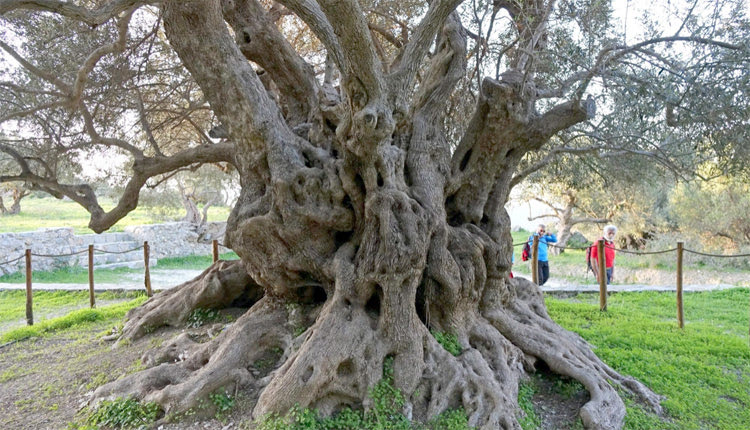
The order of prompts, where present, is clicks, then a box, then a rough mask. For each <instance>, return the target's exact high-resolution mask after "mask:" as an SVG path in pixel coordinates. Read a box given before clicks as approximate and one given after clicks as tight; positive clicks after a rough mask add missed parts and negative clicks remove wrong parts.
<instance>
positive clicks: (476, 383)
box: [414, 320, 525, 430]
mask: <svg viewBox="0 0 750 430" xmlns="http://www.w3.org/2000/svg"><path fill="white" fill-rule="evenodd" d="M470 331H471V333H470V345H468V346H467V348H466V349H465V350H464V351H463V352H462V353H461V354H460V355H459V356H458V357H453V356H452V355H450V354H449V353H448V352H447V351H446V350H445V349H443V347H442V346H440V345H439V344H438V343H437V341H435V339H434V338H432V336H428V337H427V338H425V364H426V367H425V373H424V375H423V378H422V384H421V385H420V386H419V387H418V389H417V391H416V393H417V394H416V395H415V397H414V411H415V415H416V416H418V417H420V419H422V420H425V419H427V418H428V417H433V416H435V415H437V414H439V413H440V412H442V411H445V410H448V409H456V408H462V409H463V410H465V411H466V413H467V415H468V418H469V425H470V426H472V427H474V428H478V429H484V430H490V429H519V428H520V426H519V424H518V421H517V420H516V416H515V413H516V411H517V409H518V403H517V397H518V381H519V380H520V378H521V377H522V376H523V375H524V373H525V371H524V365H523V364H524V361H525V358H524V355H523V353H522V352H521V351H520V350H519V349H518V348H516V347H515V346H513V345H512V344H511V343H510V342H508V341H507V340H506V339H505V338H503V337H502V336H501V335H500V333H498V331H497V330H496V329H495V328H494V327H492V326H490V325H489V324H487V323H486V322H484V321H481V320H479V321H476V323H475V324H474V327H473V328H472V329H471V330H470Z"/></svg>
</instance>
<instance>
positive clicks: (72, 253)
mask: <svg viewBox="0 0 750 430" xmlns="http://www.w3.org/2000/svg"><path fill="white" fill-rule="evenodd" d="M86 252H89V251H88V250H87V249H84V250H83V251H78V252H71V253H69V254H35V253H33V252H32V253H31V255H33V256H34V257H50V258H54V257H70V256H71V255H78V254H84V253H86Z"/></svg>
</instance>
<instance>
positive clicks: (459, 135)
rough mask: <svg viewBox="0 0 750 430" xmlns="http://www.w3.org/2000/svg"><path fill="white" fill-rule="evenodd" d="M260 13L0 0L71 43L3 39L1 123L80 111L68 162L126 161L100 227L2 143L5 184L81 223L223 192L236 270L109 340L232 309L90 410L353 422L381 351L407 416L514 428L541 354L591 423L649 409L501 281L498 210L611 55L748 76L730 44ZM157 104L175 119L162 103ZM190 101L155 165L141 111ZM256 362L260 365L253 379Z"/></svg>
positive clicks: (19, 20) (454, 22)
mask: <svg viewBox="0 0 750 430" xmlns="http://www.w3.org/2000/svg"><path fill="white" fill-rule="evenodd" d="M266 3H267V2H261V1H259V0H187V1H185V0H179V1H177V0H174V1H168V0H164V1H159V0H151V1H148V0H142V1H139V0H112V1H109V2H106V1H103V2H93V3H89V2H82V4H83V5H80V6H79V5H77V4H74V3H71V2H61V1H55V0H44V1H25V0H4V1H1V2H0V13H2V14H3V16H4V19H5V20H7V22H9V23H10V24H12V26H11V28H12V29H20V28H27V29H28V31H38V29H39V28H43V25H42V24H44V23H47V24H46V25H50V26H53V25H56V26H63V27H64V28H63V29H61V30H60V31H64V32H65V33H64V34H66V35H69V36H66V37H74V38H75V40H76V41H80V43H76V51H75V52H71V54H70V55H69V56H67V57H66V58H62V59H59V58H58V59H57V60H56V59H55V58H56V57H55V52H54V51H55V50H54V49H52V50H51V52H47V53H46V55H41V54H40V52H43V51H39V49H43V48H46V49H48V50H49V49H50V47H51V46H52V47H54V46H56V45H55V43H57V42H59V41H58V40H57V39H55V37H54V36H53V35H47V37H48V39H46V42H45V43H42V42H39V41H37V42H34V41H27V42H25V43H24V44H21V45H23V46H21V45H18V44H16V45H14V44H13V43H11V42H9V41H6V42H3V43H2V45H0V47H2V49H3V50H4V51H5V53H6V54H8V55H9V56H10V57H12V58H13V59H14V61H15V62H16V63H17V64H18V69H16V70H13V71H11V72H8V73H11V74H17V75H19V76H22V77H23V81H24V82H23V83H22V84H16V83H13V82H4V83H3V87H2V89H3V91H4V94H5V96H4V97H3V98H2V100H4V102H5V103H6V105H8V106H11V108H10V109H9V110H7V111H6V112H5V113H3V114H2V115H3V116H2V117H0V120H2V121H3V122H9V121H10V122H14V123H23V121H24V120H25V119H26V118H29V117H34V116H37V115H41V114H43V113H44V112H48V111H54V112H57V115H59V116H66V117H70V118H75V120H74V121H73V124H72V125H71V128H72V129H73V131H75V132H76V133H78V134H76V136H77V137H76V139H75V141H74V142H69V146H67V147H66V148H68V149H71V148H74V149H76V148H84V149H85V148H92V147H103V148H114V150H116V151H119V153H124V154H129V156H130V157H131V159H132V167H131V171H129V172H128V174H129V175H131V177H130V179H129V182H128V185H127V187H126V188H125V190H124V192H123V196H122V198H121V199H120V202H119V204H118V205H117V206H116V207H115V208H114V209H112V210H111V211H109V212H106V211H104V210H103V209H102V208H101V206H100V205H99V204H98V203H97V200H96V195H95V193H94V191H93V189H92V187H90V186H88V185H86V184H80V183H78V184H66V183H62V182H61V181H58V180H57V179H56V178H55V177H54V176H53V175H51V174H48V172H46V171H44V169H41V168H40V167H39V166H38V163H35V161H34V158H33V157H32V156H30V155H26V154H25V153H24V152H22V151H19V150H17V149H16V148H15V147H14V145H12V144H8V143H3V144H2V146H0V151H2V152H3V153H5V154H6V156H7V157H9V159H12V160H14V161H15V162H16V164H17V167H16V170H15V171H13V172H10V173H8V174H5V176H2V177H0V180H2V181H9V180H16V181H18V180H20V181H25V182H27V183H29V184H31V185H32V186H34V187H36V188H37V189H42V190H47V191H49V192H51V193H54V194H56V195H60V196H67V197H69V198H71V199H73V200H75V201H77V202H79V203H80V204H81V205H83V206H84V207H85V208H87V209H88V210H89V212H90V213H91V222H90V227H91V228H92V229H93V230H95V231H98V232H100V231H103V230H105V229H107V228H109V227H110V226H112V225H113V224H114V223H115V222H116V221H117V220H118V219H120V218H122V217H123V216H124V215H125V214H127V212H128V211H130V210H132V209H133V208H134V207H136V205H137V202H138V192H139V190H140V189H141V188H142V187H143V186H144V184H146V183H147V181H149V180H150V179H151V178H159V177H162V176H163V175H167V174H169V173H170V172H173V171H175V170H180V169H184V168H186V167H189V166H194V165H198V164H201V163H228V164H231V165H233V166H234V168H236V169H237V171H238V172H239V176H240V180H241V185H242V191H241V195H240V197H239V200H238V201H237V203H236V205H235V207H234V209H233V211H232V213H231V215H230V216H229V219H228V226H227V233H226V237H225V240H224V242H225V243H226V244H227V245H228V246H229V247H230V248H232V249H233V250H234V251H236V252H237V254H238V255H239V256H240V258H241V260H239V261H238V262H218V263H217V264H215V265H213V266H212V267H211V268H209V269H208V270H206V271H205V272H204V273H203V274H202V275H201V276H200V277H198V278H197V279H195V280H193V281H191V282H188V283H185V284H183V285H180V286H178V287H176V288H174V289H170V290H168V291H165V292H162V293H160V294H158V295H156V296H154V297H153V298H151V299H150V300H149V301H148V302H146V303H145V304H144V305H143V306H141V307H140V308H137V309H135V310H133V311H132V312H131V313H130V314H129V315H128V320H127V322H126V324H125V326H124V329H123V332H122V334H121V336H122V338H125V339H136V338H139V337H142V336H144V335H147V334H148V333H149V332H151V331H153V330H154V329H156V328H158V327H161V326H165V325H171V326H180V325H181V324H184V323H185V321H186V320H187V318H188V317H189V315H190V314H191V312H193V311H194V310H195V309H197V308H217V309H218V308H222V307H227V306H236V305H237V304H239V303H242V304H244V305H245V306H248V307H249V308H248V309H247V311H246V312H245V313H244V314H243V315H242V316H241V317H240V318H239V319H237V321H236V322H234V323H233V324H232V325H231V326H230V327H229V328H228V329H226V330H224V331H223V332H221V333H220V334H218V335H215V336H214V337H209V338H201V339H200V340H196V339H194V338H191V337H190V336H189V335H188V334H183V335H181V336H179V337H177V338H176V339H174V340H173V341H171V342H169V343H167V344H165V345H164V346H163V347H161V348H158V349H156V350H154V351H152V352H151V353H149V354H147V355H146V356H145V358H144V360H145V363H146V365H147V367H148V368H147V369H146V370H143V371H141V372H138V373H136V374H133V375H131V376H128V377H126V378H124V379H122V380H119V381H115V382H112V383H110V384H107V385H105V386H103V387H101V388H99V389H98V390H97V392H96V396H97V397H99V398H101V397H104V396H110V395H134V396H136V397H138V398H139V399H144V400H148V401H155V402H157V403H158V404H160V405H161V406H162V407H163V408H164V409H165V410H166V411H169V412H180V411H185V410H187V409H189V408H191V407H192V406H194V405H196V404H197V403H198V402H199V401H201V400H202V399H205V398H206V397H207V396H208V395H209V394H210V393H213V392H215V391H216V390H218V389H222V388H229V389H232V390H246V391H247V392H249V393H256V394H257V403H256V404H255V406H254V410H253V415H254V416H256V417H257V416H262V415H263V414H265V413H269V412H282V413H283V412H284V411H286V410H288V409H289V408H290V407H292V406H293V405H295V404H299V405H301V406H302V407H311V408H317V409H318V410H319V411H321V412H322V413H323V414H332V413H335V412H336V411H339V410H340V409H341V408H342V407H346V406H350V407H354V408H362V407H364V408H368V407H369V406H370V403H369V402H370V400H369V399H368V389H369V388H370V387H372V386H373V385H374V384H376V383H377V382H378V381H379V380H380V379H381V377H382V369H383V363H384V362H385V361H386V360H388V361H390V360H392V363H393V375H394V381H395V385H396V387H397V388H398V389H399V390H401V392H402V393H403V395H404V396H405V398H406V399H407V402H406V406H405V410H404V412H405V413H406V414H407V415H408V416H409V417H411V418H413V419H415V420H425V419H426V418H428V417H432V416H435V415H436V414H438V413H440V412H441V411H444V410H446V409H449V408H463V409H464V410H465V412H466V413H467V415H468V417H469V423H470V425H472V426H476V427H479V428H483V429H496V428H506V429H511V428H519V424H518V422H517V418H516V417H517V409H518V405H517V392H518V383H519V380H520V379H521V378H522V377H523V376H524V375H525V374H526V373H527V372H530V371H532V370H533V369H534V366H535V363H539V362H543V363H545V365H546V366H548V367H549V368H550V369H551V370H552V371H554V372H556V373H558V374H560V375H567V376H569V377H571V378H574V379H576V380H578V381H580V382H581V383H582V384H583V386H584V387H585V388H586V389H587V390H588V392H589V394H590V399H589V400H588V402H587V403H586V404H585V405H584V406H583V407H582V409H581V411H580V416H581V418H582V420H583V423H584V425H585V426H586V427H587V428H619V427H620V426H621V425H622V423H623V417H624V415H625V407H624V403H623V401H622V400H621V398H620V394H619V393H629V394H630V395H633V396H634V397H635V398H636V399H637V400H639V401H641V402H643V403H644V404H645V405H647V406H648V407H650V408H652V409H653V410H654V411H656V412H659V411H660V406H659V397H658V396H657V395H656V394H655V393H653V392H652V391H650V390H649V389H648V388H646V387H645V386H644V385H642V384H641V383H640V382H638V381H636V380H634V379H632V378H629V377H627V376H623V375H620V374H619V373H617V372H616V371H615V370H613V369H612V368H610V367H609V366H607V365H606V364H605V363H603V362H602V361H601V360H600V359H599V358H597V356H596V355H595V354H594V353H593V352H592V351H591V347H590V346H589V345H588V344H587V343H586V342H585V341H583V340H582V339H581V338H580V337H579V336H577V335H575V334H573V333H571V332H568V331H565V330H563V329H562V328H561V327H559V326H558V325H557V324H555V323H554V322H553V321H552V320H551V319H550V318H549V316H548V315H547V312H546V310H545V306H544V302H543V300H542V295H541V292H540V290H539V289H538V288H537V287H536V286H535V285H532V284H531V283H529V282H527V281H524V280H519V279H515V280H511V279H508V269H509V267H510V256H511V245H512V244H511V236H510V225H509V218H508V215H507V214H506V212H505V209H504V204H505V203H506V201H507V199H508V194H509V192H510V189H511V186H512V184H513V183H514V174H516V172H517V170H518V169H517V168H518V167H519V163H521V162H522V159H524V156H525V155H526V154H529V153H533V152H535V151H538V150H540V149H541V148H542V147H543V146H544V145H546V144H548V142H549V141H550V139H551V138H552V137H553V136H555V135H557V134H558V133H559V132H561V131H564V130H566V129H569V128H570V127H572V126H574V125H576V124H581V123H585V122H586V121H587V120H588V119H592V118H594V117H595V115H596V110H595V108H594V103H595V102H594V99H595V97H596V93H595V92H588V91H589V87H594V86H591V85H590V83H591V82H596V80H597V79H599V78H600V77H602V76H606V77H607V78H608V79H613V80H614V79H621V78H622V76H625V75H626V74H627V73H626V72H627V69H628V67H629V65H630V64H635V63H640V62H646V63H648V62H651V63H653V64H655V63H658V62H660V61H665V62H670V61H671V62H674V63H675V64H676V63H677V62H678V60H677V59H670V58H669V55H667V54H664V53H660V52H658V51H657V50H656V49H657V47H658V46H661V44H664V43H667V42H669V43H681V44H682V45H684V46H686V45H685V43H684V42H688V41H693V42H696V43H697V45H698V46H700V47H702V49H705V50H706V51H705V52H706V55H707V56H708V55H709V54H708V52H709V49H710V52H711V55H716V56H719V55H727V56H730V55H732V56H734V57H733V58H744V59H745V60H744V61H747V60H746V58H747V51H743V49H744V48H743V46H745V45H742V44H738V43H735V41H734V39H733V37H734V34H733V33H732V32H731V31H730V30H727V29H723V28H722V29H719V28H717V27H710V26H708V27H706V26H702V25H698V24H696V17H694V16H692V11H688V12H686V18H685V24H684V25H683V27H682V28H681V29H680V30H678V31H677V33H676V34H675V35H673V36H670V37H661V36H659V35H653V38H652V39H649V40H645V41H643V42H641V43H639V44H635V45H625V44H621V43H620V42H618V39H617V38H616V35H613V34H612V33H610V32H608V31H607V29H608V25H607V24H606V23H607V22H608V19H609V16H610V11H609V9H608V6H607V5H606V4H605V2H593V3H592V4H589V3H588V2H575V1H573V2H570V1H563V2H555V1H546V0H535V1H528V2H520V1H519V2H516V1H495V2H491V3H484V2H474V3H473V4H472V7H471V8H469V7H464V6H463V5H461V3H462V2H461V1H457V0H433V1H429V2H423V3H422V2H409V3H405V4H404V6H403V7H404V10H406V11H407V13H401V12H399V6H398V3H389V2H366V1H363V2H358V1H355V0H336V1H334V0H320V1H312V0H280V1H277V2H275V3H273V4H266ZM383 5H386V6H388V5H390V8H385V9H382V8H381V7H382V6H383ZM87 7H90V8H87ZM730 12H731V11H730ZM735 12H736V11H735ZM727 13H729V12H727ZM739 18H740V17H738V16H734V15H733V19H739ZM29 22H33V23H34V26H33V28H31V29H29V28H28V25H27V24H28V23H29ZM49 22H51V23H52V24H50V23H49ZM594 24H596V25H594ZM290 29H293V30H294V32H290ZM720 30H721V31H720ZM17 34H18V35H19V37H23V35H24V34H26V33H25V32H24V31H20V30H19V31H17ZM299 35H303V36H299ZM297 36H299V37H297ZM40 37H41V36H40ZM85 48H90V49H89V50H85ZM157 48H158V50H160V52H159V54H158V55H155V54H153V53H152V51H153V50H155V49H157ZM35 49H36V50H35ZM81 49H84V51H85V53H84V51H81ZM172 50H173V51H172ZM726 52H731V54H726ZM738 52H740V53H741V54H742V55H744V57H741V56H740V54H737V53H738ZM175 54H176V57H175ZM177 57H178V58H177ZM30 58H36V59H37V60H32V59H30ZM717 58H718V57H717ZM42 64H47V65H48V66H47V67H44V66H43V65H42ZM71 64H72V65H73V66H75V67H73V68H72V69H68V68H66V67H67V66H70V65H71ZM717 64H718V63H717ZM623 65H624V66H623ZM56 66H59V68H58V69H55V68H54V67H56ZM63 66H65V67H63ZM53 70H55V71H53ZM65 71H67V72H65ZM672 72H674V73H672ZM488 74H489V75H490V76H494V78H491V77H484V76H487V75H488ZM666 75H669V76H675V75H679V70H671V71H669V72H668V73H666V74H665V76H666ZM110 80H111V81H110ZM620 81H621V80H620ZM620 81H618V82H620ZM154 89H156V90H154ZM594 89H595V88H594ZM149 90H150V91H149ZM165 91H166V92H165ZM592 91H593V90H592ZM457 93H460V94H461V95H462V96H461V97H459V98H456V94H457ZM13 94H17V95H18V98H14V97H13ZM113 94H115V95H116V96H113ZM162 94H163V96H164V98H163V99H164V100H166V99H167V98H170V97H171V98H173V99H174V103H173V104H172V105H170V106H172V107H173V108H171V107H167V108H160V106H161V105H160V102H161V101H162V99H161V98H159V97H158V96H159V95H162ZM21 96H23V97H21ZM17 100H24V101H26V100H32V101H31V102H28V103H26V102H23V103H21V102H18V101H17ZM468 105H470V106H471V110H472V111H473V112H472V113H471V114H470V115H463V112H467V111H468V108H467V107H466V106H468ZM673 105H674V107H673V110H674V111H675V112H678V113H680V112H682V111H681V109H680V106H681V105H680V101H679V100H675V101H674V102H673ZM605 106H606V101H605ZM118 108H121V110H120V111H118V110H117V109H118ZM170 109H172V110H170ZM178 110H179V111H180V113H179V115H176V114H174V112H176V111H178ZM209 110H210V114H204V115H199V116H198V120H196V121H193V123H194V124H195V125H196V127H195V132H196V134H195V138H194V140H192V141H190V142H188V144H186V145H183V146H178V147H176V148H171V149H170V150H163V149H162V148H163V145H166V144H167V143H168V142H169V139H168V138H167V137H165V135H168V133H166V132H165V133H164V134H162V135H157V133H154V132H153V126H154V125H155V124H157V123H158V121H157V119H158V118H159V117H160V116H161V117H170V118H174V117H178V118H180V120H186V119H191V118H195V115H196V112H198V113H200V112H204V113H205V112H208V111H209ZM170 115H174V116H170ZM214 116H215V117H214ZM131 120H132V121H131ZM211 121H215V122H213V123H210V122H211ZM158 124H161V123H158ZM210 126H214V127H213V128H212V129H211V133H210V135H207V132H206V131H205V130H208V129H209V128H211V127H210ZM134 129H137V130H138V131H137V132H135V131H133V130H134ZM162 129H163V130H168V128H162ZM73 131H71V134H73ZM71 140H74V139H71ZM188 140H189V139H188ZM520 173H523V172H520ZM517 178H518V177H517ZM300 328H301V329H303V330H300ZM431 330H432V331H440V332H450V333H452V334H455V335H456V336H457V339H458V341H459V343H460V345H461V347H462V352H461V353H460V354H459V355H458V356H453V355H451V354H450V353H448V352H447V351H446V350H445V349H444V348H443V347H442V346H441V345H440V344H439V343H438V342H437V341H436V340H435V338H434V337H433V336H432V334H431ZM261 359H264V360H268V359H272V360H274V361H275V365H274V366H273V369H272V370H270V371H262V372H261V371H259V369H257V368H254V363H256V362H257V361H258V360H261Z"/></svg>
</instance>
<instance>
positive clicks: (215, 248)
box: [0, 236, 750, 328]
mask: <svg viewBox="0 0 750 430" xmlns="http://www.w3.org/2000/svg"><path fill="white" fill-rule="evenodd" d="M538 239H539V237H538V236H534V237H533V239H532V240H531V241H530V242H531V253H530V254H531V255H530V260H531V277H532V281H533V282H534V283H537V284H538V257H539V254H538V251H539V249H538V248H539V240H538ZM527 243H529V242H528V241H524V242H519V243H514V244H513V247H516V246H523V245H526V244H527ZM547 245H548V246H549V247H553V248H557V249H561V250H566V249H567V250H578V251H582V250H586V249H588V248H590V247H593V246H597V251H598V255H604V246H605V245H604V240H603V239H599V240H598V241H597V242H596V243H595V244H592V245H589V246H584V247H580V246H560V245H555V244H552V243H550V244H547ZM220 246H221V247H224V248H228V247H227V246H226V245H224V244H223V243H220V242H219V241H218V240H213V241H212V242H211V255H212V260H213V262H214V263H215V262H217V261H218V260H219V247H220ZM611 248H612V249H614V250H615V251H616V252H622V253H625V254H632V255H656V254H666V253H670V252H677V274H676V287H677V288H676V290H677V317H678V323H679V326H680V328H683V327H684V324H685V323H684V312H683V306H682V281H683V274H682V267H683V255H684V253H685V252H688V253H692V254H697V255H701V256H705V257H715V258H742V257H750V254H729V255H727V254H710V253H705V252H700V251H695V250H692V249H687V248H684V244H683V242H678V243H677V247H676V248H670V249H665V250H660V251H631V250H627V249H621V248H614V247H611ZM139 249H143V262H144V287H145V290H146V294H147V295H148V296H149V297H151V296H152V295H153V291H152V289H151V276H150V268H149V259H150V249H149V244H148V242H147V241H146V242H143V245H140V246H137V247H135V248H132V249H128V250H124V251H107V250H104V249H99V248H94V245H89V246H88V249H84V250H81V251H77V252H70V253H65V254H40V253H33V252H31V249H27V250H26V251H25V253H24V254H23V255H21V256H20V257H18V258H15V259H12V260H8V261H4V262H0V266H2V265H10V264H13V263H16V262H18V261H20V260H22V259H24V258H25V259H26V320H27V323H28V324H29V325H32V324H33V323H34V318H33V312H32V303H33V294H32V264H31V258H32V257H41V258H57V257H70V256H75V255H80V254H85V253H88V272H89V298H90V300H89V301H90V305H91V307H92V308H93V307H95V305H96V301H95V297H94V254H95V253H101V254H126V253H128V252H133V251H137V250H139ZM598 263H599V266H600V267H599V270H598V273H599V274H600V275H603V274H604V273H605V270H606V268H605V267H604V259H601V258H600V259H599V261H598ZM597 278H598V279H597V280H598V283H599V305H600V310H601V311H606V310H607V283H606V276H597Z"/></svg>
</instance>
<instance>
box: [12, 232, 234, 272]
mask: <svg viewBox="0 0 750 430" xmlns="http://www.w3.org/2000/svg"><path fill="white" fill-rule="evenodd" d="M225 229H226V223H223V222H221V223H219V222H214V223H208V224H207V225H204V226H202V227H198V226H196V225H194V224H190V223H185V222H173V223H166V224H152V225H142V226H131V227H126V228H125V231H124V232H122V233H102V234H83V235H76V234H74V233H73V229H72V228H69V227H60V228H46V229H39V230H36V231H29V232H23V233H0V274H8V273H14V272H18V271H23V270H24V267H25V260H24V259H23V258H21V259H20V260H17V261H15V262H12V263H6V262H9V261H11V260H16V259H17V258H19V257H22V256H23V255H24V252H25V250H26V249H31V252H32V253H33V254H37V255H35V256H33V257H32V267H33V269H34V270H40V271H44V270H52V269H56V268H61V267H67V266H85V265H87V264H88V256H87V253H86V252H84V251H86V250H87V249H88V245H89V244H93V245H94V248H95V249H97V250H103V251H106V252H95V255H94V265H95V266H96V267H117V266H118V265H128V266H130V264H128V263H131V262H132V263H140V264H141V266H142V265H143V250H142V249H140V248H139V247H140V246H142V245H143V242H144V241H148V243H149V248H150V250H151V257H152V259H151V260H150V263H149V264H156V259H158V258H164V257H184V256H188V255H211V241H212V240H214V239H217V240H218V241H219V242H220V243H221V242H222V241H223V238H224V230H225ZM134 248H139V249H135V250H134ZM129 250H132V251H130V252H126V251H129ZM226 251H227V249H226V248H224V247H220V252H226ZM69 254H74V255H69ZM41 255H54V256H55V257H45V256H41ZM3 263H6V264H3Z"/></svg>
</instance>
